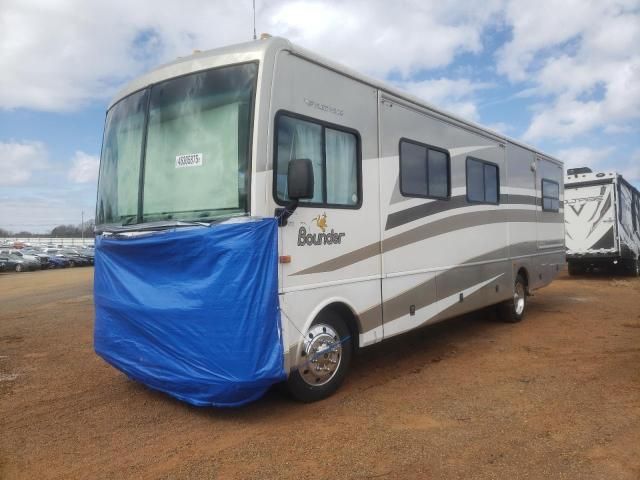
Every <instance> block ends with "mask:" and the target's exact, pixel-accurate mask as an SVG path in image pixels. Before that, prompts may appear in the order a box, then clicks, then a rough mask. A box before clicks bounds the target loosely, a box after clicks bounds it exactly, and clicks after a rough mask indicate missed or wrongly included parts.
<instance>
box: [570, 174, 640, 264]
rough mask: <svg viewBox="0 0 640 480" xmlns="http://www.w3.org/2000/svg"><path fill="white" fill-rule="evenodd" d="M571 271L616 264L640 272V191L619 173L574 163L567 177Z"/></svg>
mask: <svg viewBox="0 0 640 480" xmlns="http://www.w3.org/2000/svg"><path fill="white" fill-rule="evenodd" d="M564 203H565V222H566V226H565V228H566V232H565V234H566V244H567V264H568V267H569V274H570V275H577V274H581V273H585V272H586V271H587V270H588V269H592V268H606V267H608V268H612V267H615V268H617V269H619V270H621V271H623V272H626V273H629V274H631V275H633V276H638V275H640V261H639V260H638V257H639V256H640V192H638V190H637V189H636V188H635V187H633V185H631V184H630V183H629V182H627V181H626V180H625V179H624V178H623V177H622V176H621V175H619V174H617V173H614V172H599V173H594V172H592V171H591V169H590V168H586V167H583V168H574V169H569V170H568V171H567V176H566V178H565V200H564Z"/></svg>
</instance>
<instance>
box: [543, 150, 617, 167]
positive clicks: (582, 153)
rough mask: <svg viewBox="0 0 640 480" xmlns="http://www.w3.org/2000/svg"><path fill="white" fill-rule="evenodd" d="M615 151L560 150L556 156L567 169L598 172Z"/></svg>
mask: <svg viewBox="0 0 640 480" xmlns="http://www.w3.org/2000/svg"><path fill="white" fill-rule="evenodd" d="M614 150H615V149H614V148H613V147H607V148H600V149H596V148H588V147H574V148H565V149H562V150H558V151H557V152H556V154H555V156H556V157H557V158H559V159H560V160H562V161H563V162H564V166H565V168H576V167H589V168H591V169H592V170H594V171H596V170H598V169H599V168H601V166H602V164H603V162H604V161H605V160H607V159H608V158H609V157H610V156H611V155H612V154H613V152H614Z"/></svg>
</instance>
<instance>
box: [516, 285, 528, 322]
mask: <svg viewBox="0 0 640 480" xmlns="http://www.w3.org/2000/svg"><path fill="white" fill-rule="evenodd" d="M525 295H526V292H525V291H524V285H522V283H520V282H518V283H516V288H515V291H514V292H513V306H514V308H515V311H516V315H518V316H520V315H522V312H524V302H525Z"/></svg>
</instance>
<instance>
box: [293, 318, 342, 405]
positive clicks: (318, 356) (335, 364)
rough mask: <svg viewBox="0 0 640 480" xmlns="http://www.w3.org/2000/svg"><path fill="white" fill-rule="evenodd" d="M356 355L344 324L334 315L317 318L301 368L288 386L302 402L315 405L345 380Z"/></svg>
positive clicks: (298, 366) (308, 332)
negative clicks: (352, 358)
mask: <svg viewBox="0 0 640 480" xmlns="http://www.w3.org/2000/svg"><path fill="white" fill-rule="evenodd" d="M352 355H353V343H352V339H351V338H350V334H349V329H348V328H347V326H346V324H345V322H344V321H343V320H342V319H341V318H340V316H339V315H337V314H336V313H334V312H326V313H324V314H322V315H321V316H320V317H318V318H317V319H316V320H315V321H314V322H313V323H312V324H311V327H310V328H309V330H308V331H307V333H306V335H305V338H304V343H303V345H302V352H301V354H300V357H299V358H298V365H297V368H296V369H295V370H293V371H292V372H291V374H290V375H289V379H288V380H287V387H288V390H289V392H290V393H291V395H293V397H294V398H295V399H296V400H299V401H301V402H315V401H317V400H322V399H323V398H327V397H328V396H330V395H331V394H333V393H334V392H335V391H336V390H337V389H338V387H340V385H341V384H342V382H343V381H344V378H345V376H346V374H347V371H348V370H349V364H350V363H351V357H352Z"/></svg>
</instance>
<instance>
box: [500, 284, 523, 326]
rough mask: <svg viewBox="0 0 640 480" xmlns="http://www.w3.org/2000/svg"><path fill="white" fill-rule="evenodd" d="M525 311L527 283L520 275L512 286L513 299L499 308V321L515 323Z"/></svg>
mask: <svg viewBox="0 0 640 480" xmlns="http://www.w3.org/2000/svg"><path fill="white" fill-rule="evenodd" d="M526 310H527V283H526V281H525V279H524V277H523V276H522V275H520V274H518V275H517V276H516V281H515V284H514V286H513V298H511V299H509V300H507V301H506V302H504V303H502V304H501V305H500V306H499V315H500V319H501V320H502V321H504V322H508V323H517V322H519V321H520V320H522V318H523V317H524V314H525V311H526Z"/></svg>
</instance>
